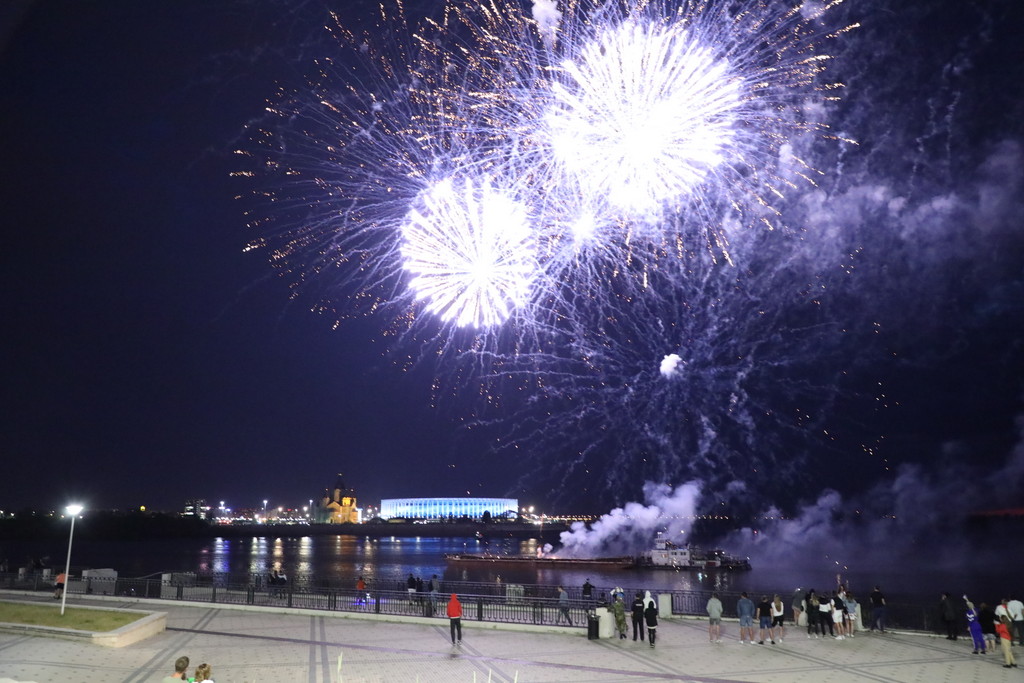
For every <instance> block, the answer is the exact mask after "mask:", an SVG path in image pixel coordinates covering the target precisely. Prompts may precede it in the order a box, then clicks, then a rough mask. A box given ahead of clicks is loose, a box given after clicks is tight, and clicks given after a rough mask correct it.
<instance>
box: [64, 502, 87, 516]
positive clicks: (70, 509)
mask: <svg viewBox="0 0 1024 683" xmlns="http://www.w3.org/2000/svg"><path fill="white" fill-rule="evenodd" d="M84 509H85V507H84V506H82V505H68V506H67V507H66V508H64V512H66V513H68V514H69V515H71V516H72V517H77V516H78V515H79V514H81V512H82V510H84Z"/></svg>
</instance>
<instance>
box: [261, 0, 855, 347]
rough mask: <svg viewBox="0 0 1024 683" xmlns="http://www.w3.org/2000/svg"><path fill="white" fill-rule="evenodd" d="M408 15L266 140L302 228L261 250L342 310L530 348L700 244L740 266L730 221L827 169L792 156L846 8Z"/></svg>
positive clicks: (751, 215) (460, 8)
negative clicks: (549, 330) (832, 20)
mask: <svg viewBox="0 0 1024 683" xmlns="http://www.w3.org/2000/svg"><path fill="white" fill-rule="evenodd" d="M398 9H399V12H398V13H397V14H393V15H387V14H384V15H382V16H381V19H380V20H379V22H378V26H376V27H374V30H373V31H368V32H366V33H364V34H360V35H356V34H353V33H350V32H348V31H347V30H345V29H343V28H340V27H338V28H336V29H335V34H336V35H337V36H338V37H339V39H340V41H341V43H342V45H343V47H345V48H346V49H347V50H348V54H347V55H345V56H343V57H342V58H340V59H339V60H337V61H334V60H332V61H325V62H324V63H322V65H321V67H322V68H321V69H320V70H319V71H318V73H317V75H316V79H315V81H314V82H313V83H311V85H312V88H311V91H312V92H313V93H314V94H315V96H314V97H312V98H310V97H309V96H308V93H293V94H290V95H288V96H286V97H283V98H282V100H281V102H280V103H277V104H275V106H274V107H272V111H273V112H274V113H276V114H279V115H280V120H281V123H280V124H279V125H278V126H263V127H260V128H258V130H257V134H256V135H254V136H253V140H254V142H256V143H257V151H262V152H263V154H262V155H260V156H261V158H263V159H264V163H263V169H264V170H270V171H271V172H274V173H275V174H276V177H277V178H278V179H279V182H280V186H279V187H277V188H274V189H273V190H272V191H271V192H269V193H268V194H270V195H271V197H272V200H273V201H274V202H275V205H276V207H277V209H278V210H277V212H271V217H270V221H269V222H271V223H275V224H284V225H285V228H284V229H283V230H276V231H275V230H274V229H273V228H272V227H271V228H270V229H267V226H266V225H262V226H261V229H263V231H264V234H263V235H262V236H261V238H260V239H258V240H256V241H254V244H253V246H255V247H269V248H270V249H271V253H272V261H273V262H274V263H275V264H278V265H279V266H280V267H282V268H283V269H284V270H285V271H287V272H288V273H289V274H290V275H291V276H292V278H293V280H295V281H296V283H297V284H299V283H306V282H308V281H309V280H311V279H313V277H314V276H315V277H316V278H318V279H323V281H324V284H325V288H324V292H325V296H324V300H325V301H326V300H331V301H332V304H331V305H332V306H334V305H335V302H337V301H340V300H342V299H344V298H345V297H350V298H351V299H352V300H354V301H356V302H359V301H365V302H369V306H368V308H369V309H370V310H379V309H381V308H389V309H391V310H392V311H394V312H395V313H394V319H400V320H403V321H410V320H416V319H418V318H420V317H422V316H420V315H419V313H426V314H428V316H430V317H436V318H438V319H439V320H440V321H441V323H442V327H445V326H448V327H469V328H473V329H476V330H478V333H479V335H483V336H490V337H496V336H497V334H496V333H495V331H494V330H495V328H497V327H498V326H502V325H506V326H508V325H512V326H514V328H515V330H514V331H513V333H512V334H511V335H509V334H508V333H507V330H506V331H505V333H503V334H502V336H504V337H505V338H511V339H514V340H515V342H514V343H515V346H516V348H517V349H521V348H522V345H523V340H525V339H536V338H537V337H538V336H539V334H540V333H539V330H542V329H544V328H545V327H547V326H550V325H551V324H552V323H553V321H557V320H562V319H564V318H566V317H570V318H571V317H574V316H576V315H577V312H576V308H577V307H578V306H580V305H581V304H583V303H584V302H585V305H586V306H587V307H588V308H589V307H593V306H597V307H598V308H599V309H600V307H601V306H604V305H605V302H607V301H608V299H609V296H610V295H611V293H612V292H620V293H621V292H622V291H623V289H624V288H625V289H631V290H632V291H633V292H634V293H638V292H642V291H643V290H644V288H646V287H647V286H648V284H649V279H650V277H651V275H650V274H651V272H652V271H654V270H665V269H666V268H668V269H675V267H674V266H671V265H666V264H664V263H662V262H663V261H664V260H666V259H677V260H678V259H680V258H681V256H682V254H683V253H684V252H692V250H693V249H694V248H695V246H697V245H704V246H703V247H702V248H704V249H706V250H707V251H708V252H709V255H710V258H712V259H714V258H716V257H718V256H725V257H726V259H727V260H733V259H735V258H736V255H735V253H734V252H735V250H734V249H733V248H731V247H730V244H731V243H732V242H733V241H734V235H733V234H730V233H735V232H737V231H740V230H743V229H750V228H752V227H754V226H757V225H761V226H762V227H765V226H767V227H769V228H772V227H776V226H777V225H779V224H780V221H779V220H778V209H777V204H778V203H779V202H780V201H781V200H782V198H783V197H784V195H785V191H786V190H787V189H788V188H791V187H794V186H796V183H797V182H802V181H813V176H814V174H815V172H814V171H813V170H812V169H811V168H810V165H809V164H806V163H804V162H803V161H802V160H801V159H800V157H799V156H798V155H797V154H794V153H793V150H794V149H798V148H800V147H801V141H802V139H803V138H804V137H805V136H807V135H808V134H810V135H811V136H812V137H818V138H820V137H821V136H822V135H826V136H827V135H828V133H827V129H826V128H825V126H824V125H823V124H821V123H818V122H815V121H812V120H809V119H808V117H807V116H806V115H805V114H804V112H805V111H806V110H811V109H815V108H817V106H818V105H819V104H820V103H821V102H822V101H823V100H825V99H828V98H830V97H832V96H833V95H832V92H833V90H832V89H833V88H834V87H835V84H829V83H826V82H824V81H823V80H822V78H821V72H822V69H823V66H824V64H825V63H826V58H825V56H824V55H823V54H822V52H821V49H822V48H821V44H822V43H823V42H824V41H825V40H826V39H827V38H829V37H831V36H833V35H835V33H836V31H833V30H830V29H828V28H827V27H826V26H825V24H824V23H823V22H822V21H821V16H822V14H823V13H824V12H825V11H826V10H827V9H828V6H820V7H818V8H817V9H816V10H814V11H813V12H812V11H808V10H807V9H806V8H804V7H799V8H794V7H790V6H788V5H777V4H775V3H764V2H750V3H739V4H729V5H727V6H726V5H721V4H719V5H712V4H711V3H706V2H684V3H682V4H681V5H680V4H677V3H668V2H660V1H659V2H640V1H639V0H638V1H636V2H632V1H626V2H594V1H592V0H570V1H569V2H565V3H563V4H562V5H561V6H558V7H556V6H555V5H554V4H553V3H551V2H546V1H545V0H537V2H535V4H534V6H533V12H532V14H530V15H528V14H526V13H524V12H523V10H522V8H521V7H520V6H519V4H518V3H513V2H507V3H506V2H488V3H481V4H472V5H465V4H463V3H450V4H448V5H446V6H445V7H444V8H443V11H442V12H441V13H440V14H439V15H438V16H439V17H440V18H439V19H437V20H428V21H425V22H424V23H423V25H422V26H421V27H420V28H417V29H414V30H410V29H409V28H408V26H407V24H406V21H405V19H404V17H403V15H402V13H401V8H400V7H399V8H398ZM377 45H385V46H386V48H385V49H384V50H378V49H377V47H376V46H377ZM252 151H253V150H252V149H250V150H247V153H252ZM267 152H269V154H268V153H267ZM452 177H457V178H460V179H461V180H460V181H459V183H458V191H454V190H455V187H454V186H452V185H445V180H444V179H446V178H452ZM801 178H802V180H801ZM438 179H441V180H438ZM441 187H448V188H449V189H451V190H453V191H452V192H450V193H449V194H448V198H447V199H445V200H442V199H441V197H440V196H439V195H438V192H439V191H440V190H439V189H438V188H441ZM495 188H501V189H500V191H499V190H496V189H495ZM453 199H457V200H458V201H451V200H453ZM491 204H493V205H494V207H496V208H495V209H494V210H491V209H490V208H487V207H488V205H491ZM498 213H505V214H507V215H505V216H503V217H502V219H501V220H498V219H497V218H496V216H497V214H498ZM509 226H512V227H511V228H510V227H509ZM506 231H507V234H506V235H504V236H502V235H501V233H502V232H506ZM499 254H500V256H499ZM485 263H486V264H488V265H487V266H486V267H484V265H483V264H485ZM679 272H681V271H679ZM609 277H611V278H619V281H618V283H617V284H612V283H611V282H610V281H609V280H608V278H609ZM344 310H345V308H344V307H342V311H344ZM579 315H581V316H582V317H586V316H587V315H589V313H588V312H587V311H583V312H582V313H579ZM442 338H443V339H446V340H447V339H451V338H452V337H451V336H450V335H448V336H445V335H442ZM470 347H471V348H478V347H479V345H478V343H477V342H474V343H473V344H471V345H470Z"/></svg>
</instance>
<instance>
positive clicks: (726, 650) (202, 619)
mask: <svg viewBox="0 0 1024 683" xmlns="http://www.w3.org/2000/svg"><path fill="white" fill-rule="evenodd" d="M0 593H2V596H0V597H3V598H4V599H24V600H32V601H39V602H48V603H49V604H52V600H51V601H48V600H47V599H46V596H45V594H42V595H40V594H32V595H26V594H24V593H16V592H6V591H2V592H0ZM75 603H76V604H88V605H95V606H106V607H131V608H135V609H151V610H154V611H163V612H166V613H167V631H166V632H165V633H162V634H160V635H157V636H154V637H152V638H149V639H147V640H144V641H142V642H139V643H136V644H134V645H129V646H127V647H124V648H119V649H110V648H104V647H99V646H94V645H89V644H84V643H77V642H72V641H65V640H59V639H53V638H42V637H32V636H24V635H18V634H13V633H0V683H11V681H16V682H18V683H26V682H33V683H113V682H116V681H121V682H123V683H146V682H149V681H154V682H156V681H160V680H161V678H162V677H163V676H165V675H167V674H168V673H170V671H171V670H172V668H173V662H174V660H175V659H176V658H177V657H178V656H180V655H183V654H184V655H188V656H189V658H190V659H191V660H192V666H193V667H194V666H195V665H196V664H199V663H201V662H208V663H209V664H210V665H211V666H212V667H213V677H214V679H215V680H216V681H217V683H270V682H273V683H290V682H293V681H294V682H296V683H321V682H322V683H341V682H342V681H344V682H346V683H355V682H357V681H387V682H391V681H395V682H399V683H404V682H406V681H409V682H412V681H422V682H424V683H427V682H433V681H440V682H443V683H456V682H459V681H465V682H470V681H479V682H481V683H482V682H483V681H502V682H516V683H518V682H538V681H540V682H548V681H550V682H557V681H583V682H585V681H602V682H604V681H623V682H630V683H639V682H642V681H693V682H698V681H699V682H702V683H732V682H736V681H746V682H749V683H762V682H763V683H845V682H847V681H849V682H853V681H858V682H860V681H882V682H893V683H919V682H925V681H927V682H929V683H932V682H948V683H1001V682H1003V681H1007V682H1010V681H1024V669H1004V668H1002V655H1001V654H998V653H997V654H989V655H985V656H980V655H972V654H971V648H970V641H969V640H963V639H961V640H959V641H956V642H951V641H948V640H945V639H944V638H943V637H941V636H933V635H930V634H920V633H892V632H890V633H887V634H885V635H881V634H869V633H863V632H862V633H859V634H858V635H857V636H856V637H855V638H848V639H846V640H843V641H837V640H832V639H824V640H821V639H817V640H815V639H810V640H809V639H807V637H806V634H805V633H804V632H803V631H802V630H798V629H787V637H786V639H785V640H784V641H783V642H781V643H778V644H777V645H774V646H773V645H770V644H765V645H741V644H740V643H739V642H738V640H737V635H738V627H737V624H736V623H735V622H728V621H727V622H726V623H725V624H724V625H723V638H722V642H721V643H710V642H708V634H707V621H706V620H703V619H692V618H671V619H662V620H661V624H660V625H659V626H658V638H657V647H656V648H654V649H652V648H650V647H649V646H648V645H647V643H641V642H633V641H632V639H630V640H619V639H607V640H605V639H602V640H587V638H586V635H585V633H584V632H583V630H582V629H567V628H561V629H559V628H550V627H549V628H547V629H544V630H533V629H532V627H531V629H530V630H508V629H504V628H494V627H492V626H491V625H485V624H481V623H480V622H473V621H472V620H465V619H464V620H463V644H462V646H461V647H453V646H452V644H451V641H450V638H449V630H448V620H447V619H446V618H436V619H431V620H423V619H420V620H418V622H419V623H417V622H416V621H412V622H410V621H409V620H403V621H384V620H380V619H370V618H366V617H362V618H351V617H348V618H346V617H342V616H336V615H334V614H330V613H326V612H313V611H310V612H299V611H298V610H292V611H288V610H284V609H281V608H253V607H250V608H247V609H237V608H225V607H222V606H213V605H208V604H205V605H200V604H194V603H190V604H180V603H174V602H166V601H163V602H147V601H139V600H131V601H127V600H122V599H117V598H106V599H105V600H102V601H101V600H98V599H93V598H89V599H86V598H81V597H76V598H75ZM1014 649H1015V651H1016V652H1017V653H1020V652H1021V650H1022V649H1024V648H1014ZM1022 659H1024V657H1022Z"/></svg>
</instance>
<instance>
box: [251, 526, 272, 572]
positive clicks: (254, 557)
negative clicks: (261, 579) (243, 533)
mask: <svg viewBox="0 0 1024 683" xmlns="http://www.w3.org/2000/svg"><path fill="white" fill-rule="evenodd" d="M267 568H268V567H267V539H266V538H264V537H262V536H259V537H256V536H254V537H253V538H252V539H251V540H250V543H249V573H250V574H260V575H262V574H264V573H265V572H266V569H267Z"/></svg>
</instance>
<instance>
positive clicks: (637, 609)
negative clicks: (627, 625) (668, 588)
mask: <svg viewBox="0 0 1024 683" xmlns="http://www.w3.org/2000/svg"><path fill="white" fill-rule="evenodd" d="M631 609H632V611H633V641H634V642H635V641H636V634H637V629H639V631H640V642H643V640H644V630H645V629H644V596H643V594H642V593H640V592H639V591H638V592H637V594H636V598H635V599H634V600H633V605H632V606H631Z"/></svg>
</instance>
